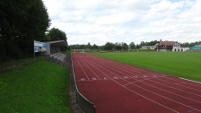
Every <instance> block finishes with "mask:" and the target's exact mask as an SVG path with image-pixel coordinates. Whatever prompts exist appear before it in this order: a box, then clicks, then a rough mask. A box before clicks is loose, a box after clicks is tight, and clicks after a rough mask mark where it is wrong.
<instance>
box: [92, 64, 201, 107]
mask: <svg viewBox="0 0 201 113" xmlns="http://www.w3.org/2000/svg"><path fill="white" fill-rule="evenodd" d="M95 64H97V63H95ZM99 65H100V64H99ZM102 67H103V68H105V67H104V66H102ZM108 68H111V66H110V67H108ZM105 69H106V70H108V69H107V68H105ZM108 71H109V72H111V71H110V70H108ZM116 71H117V70H116ZM117 72H119V71H117ZM111 73H113V72H111ZM119 73H121V72H119ZM113 74H116V73H113ZM117 76H118V75H117ZM119 77H120V76H119ZM125 81H127V80H125ZM127 82H129V81H127ZM133 85H135V86H137V87H139V88H141V89H143V90H145V91H147V92H150V93H153V94H155V95H158V96H161V97H163V98H165V99H167V100H170V101H173V102H175V103H178V104H181V105H183V106H186V107H188V108H191V109H196V110H197V111H201V110H199V109H197V108H194V107H191V106H189V105H186V104H183V103H181V102H178V101H176V100H173V99H170V98H168V97H165V96H162V95H159V94H157V93H155V92H153V91H150V90H147V89H145V88H143V87H141V86H138V85H136V84H133Z"/></svg>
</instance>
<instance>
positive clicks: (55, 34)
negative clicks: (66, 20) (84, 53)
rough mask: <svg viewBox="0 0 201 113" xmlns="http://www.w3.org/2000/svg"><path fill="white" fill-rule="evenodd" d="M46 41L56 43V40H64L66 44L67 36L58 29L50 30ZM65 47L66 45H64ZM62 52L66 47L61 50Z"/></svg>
mask: <svg viewBox="0 0 201 113" xmlns="http://www.w3.org/2000/svg"><path fill="white" fill-rule="evenodd" d="M46 37H47V39H48V40H49V41H56V40H64V41H65V42H66V43H67V36H66V33H65V32H64V31H62V30H60V29H58V28H52V29H50V31H49V33H48V34H47V36H46ZM66 45H67V44H66ZM61 49H62V51H63V50H66V49H67V46H66V47H62V48H61Z"/></svg>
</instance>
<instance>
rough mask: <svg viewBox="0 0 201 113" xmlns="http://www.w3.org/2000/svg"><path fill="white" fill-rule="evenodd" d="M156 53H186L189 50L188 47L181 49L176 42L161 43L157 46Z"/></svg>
mask: <svg viewBox="0 0 201 113" xmlns="http://www.w3.org/2000/svg"><path fill="white" fill-rule="evenodd" d="M155 50H156V51H173V52H185V51H187V50H189V48H188V47H181V46H180V44H179V43H178V42H174V41H160V42H159V43H157V44H156V48H155Z"/></svg>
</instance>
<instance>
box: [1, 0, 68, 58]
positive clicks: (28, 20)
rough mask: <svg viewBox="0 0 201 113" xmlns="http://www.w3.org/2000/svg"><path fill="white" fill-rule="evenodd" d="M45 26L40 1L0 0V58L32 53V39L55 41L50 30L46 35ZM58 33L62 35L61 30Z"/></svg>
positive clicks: (42, 7)
mask: <svg viewBox="0 0 201 113" xmlns="http://www.w3.org/2000/svg"><path fill="white" fill-rule="evenodd" d="M49 26H50V18H49V15H48V13H47V9H46V7H45V5H44V3H43V1H42V0H0V61H4V60H9V59H20V58H24V57H30V56H32V55H33V40H38V41H47V40H57V39H56V38H52V33H51V30H50V32H49V33H48V34H46V32H47V29H48V27H49ZM52 31H53V32H56V31H58V29H56V31H55V28H54V29H53V30H52ZM59 31H60V30H59ZM59 34H61V37H65V33H64V32H63V31H60V32H59ZM53 37H54V36H53ZM55 37H56V36H55ZM61 39H64V40H66V39H65V38H61Z"/></svg>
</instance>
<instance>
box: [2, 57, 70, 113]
mask: <svg viewBox="0 0 201 113" xmlns="http://www.w3.org/2000/svg"><path fill="white" fill-rule="evenodd" d="M69 73H70V70H69V69H67V68H64V67H61V66H59V65H56V64H53V63H51V62H48V61H45V60H38V61H35V62H33V63H31V64H29V65H27V66H24V67H20V68H18V69H15V70H12V71H8V72H4V73H0V112H3V113H71V110H70V105H69V98H68V80H69V79H68V77H69Z"/></svg>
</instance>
